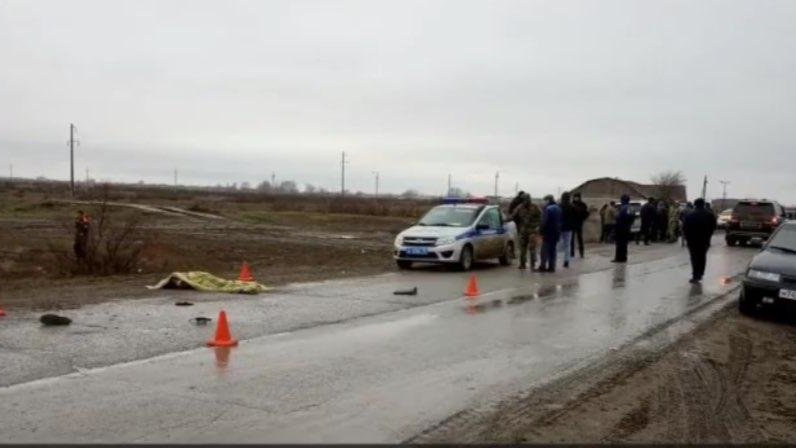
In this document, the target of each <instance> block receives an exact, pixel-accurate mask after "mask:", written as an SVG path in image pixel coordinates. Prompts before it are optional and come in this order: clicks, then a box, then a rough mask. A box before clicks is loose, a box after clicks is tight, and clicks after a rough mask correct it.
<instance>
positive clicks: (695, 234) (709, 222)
mask: <svg viewBox="0 0 796 448" xmlns="http://www.w3.org/2000/svg"><path fill="white" fill-rule="evenodd" d="M715 230H716V216H715V215H713V212H711V211H710V210H708V209H707V208H706V207H705V200H704V199H702V198H699V199H697V200H696V201H694V211H692V212H691V213H689V214H688V215H686V217H685V222H684V223H683V234H684V236H685V240H686V244H687V245H688V253H689V255H691V272H692V275H691V280H689V281H690V282H691V283H699V282H701V281H702V277H703V276H704V275H705V264H706V263H707V255H708V249H709V248H710V238H711V237H712V236H713V232H714V231H715Z"/></svg>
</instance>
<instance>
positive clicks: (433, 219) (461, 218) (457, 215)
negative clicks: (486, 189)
mask: <svg viewBox="0 0 796 448" xmlns="http://www.w3.org/2000/svg"><path fill="white" fill-rule="evenodd" d="M478 210H479V209H478V208H475V207H434V208H432V209H431V210H429V212H428V213H426V215H425V216H423V218H421V219H420V222H418V223H417V224H418V225H420V226H442V227H467V226H469V225H471V224H472V223H473V221H474V220H475V218H476V216H477V215H478Z"/></svg>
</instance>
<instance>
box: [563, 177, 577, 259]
mask: <svg viewBox="0 0 796 448" xmlns="http://www.w3.org/2000/svg"><path fill="white" fill-rule="evenodd" d="M576 225H577V216H576V212H575V207H574V206H573V205H572V196H571V195H570V194H569V192H568V191H565V192H564V193H563V194H562V195H561V240H560V241H561V248H560V249H561V251H562V252H564V267H565V268H569V262H570V261H572V255H571V254H570V250H571V248H572V247H571V246H572V232H574V231H575V226H576Z"/></svg>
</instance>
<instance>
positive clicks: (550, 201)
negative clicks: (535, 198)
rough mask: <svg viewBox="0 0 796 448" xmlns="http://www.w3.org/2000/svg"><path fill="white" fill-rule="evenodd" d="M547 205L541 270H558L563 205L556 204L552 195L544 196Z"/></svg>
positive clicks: (543, 222) (542, 230) (543, 223)
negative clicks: (558, 248) (557, 257)
mask: <svg viewBox="0 0 796 448" xmlns="http://www.w3.org/2000/svg"><path fill="white" fill-rule="evenodd" d="M544 200H545V204H546V205H545V207H544V210H543V211H542V224H541V228H540V230H541V232H542V255H541V264H540V265H539V272H555V271H556V246H557V245H558V239H559V238H560V237H561V207H559V206H558V204H556V200H555V199H554V198H553V196H552V195H549V194H548V195H547V196H545V198H544Z"/></svg>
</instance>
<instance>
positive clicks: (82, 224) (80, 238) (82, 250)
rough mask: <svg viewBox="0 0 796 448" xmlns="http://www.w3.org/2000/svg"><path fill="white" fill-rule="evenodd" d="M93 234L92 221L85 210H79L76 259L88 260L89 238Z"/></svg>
mask: <svg viewBox="0 0 796 448" xmlns="http://www.w3.org/2000/svg"><path fill="white" fill-rule="evenodd" d="M90 232H91V220H90V219H89V217H88V215H87V214H86V213H84V212H83V210H78V212H77V218H75V244H74V251H75V257H77V259H78V261H80V260H83V259H85V258H86V254H87V253H88V237H89V233H90Z"/></svg>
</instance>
